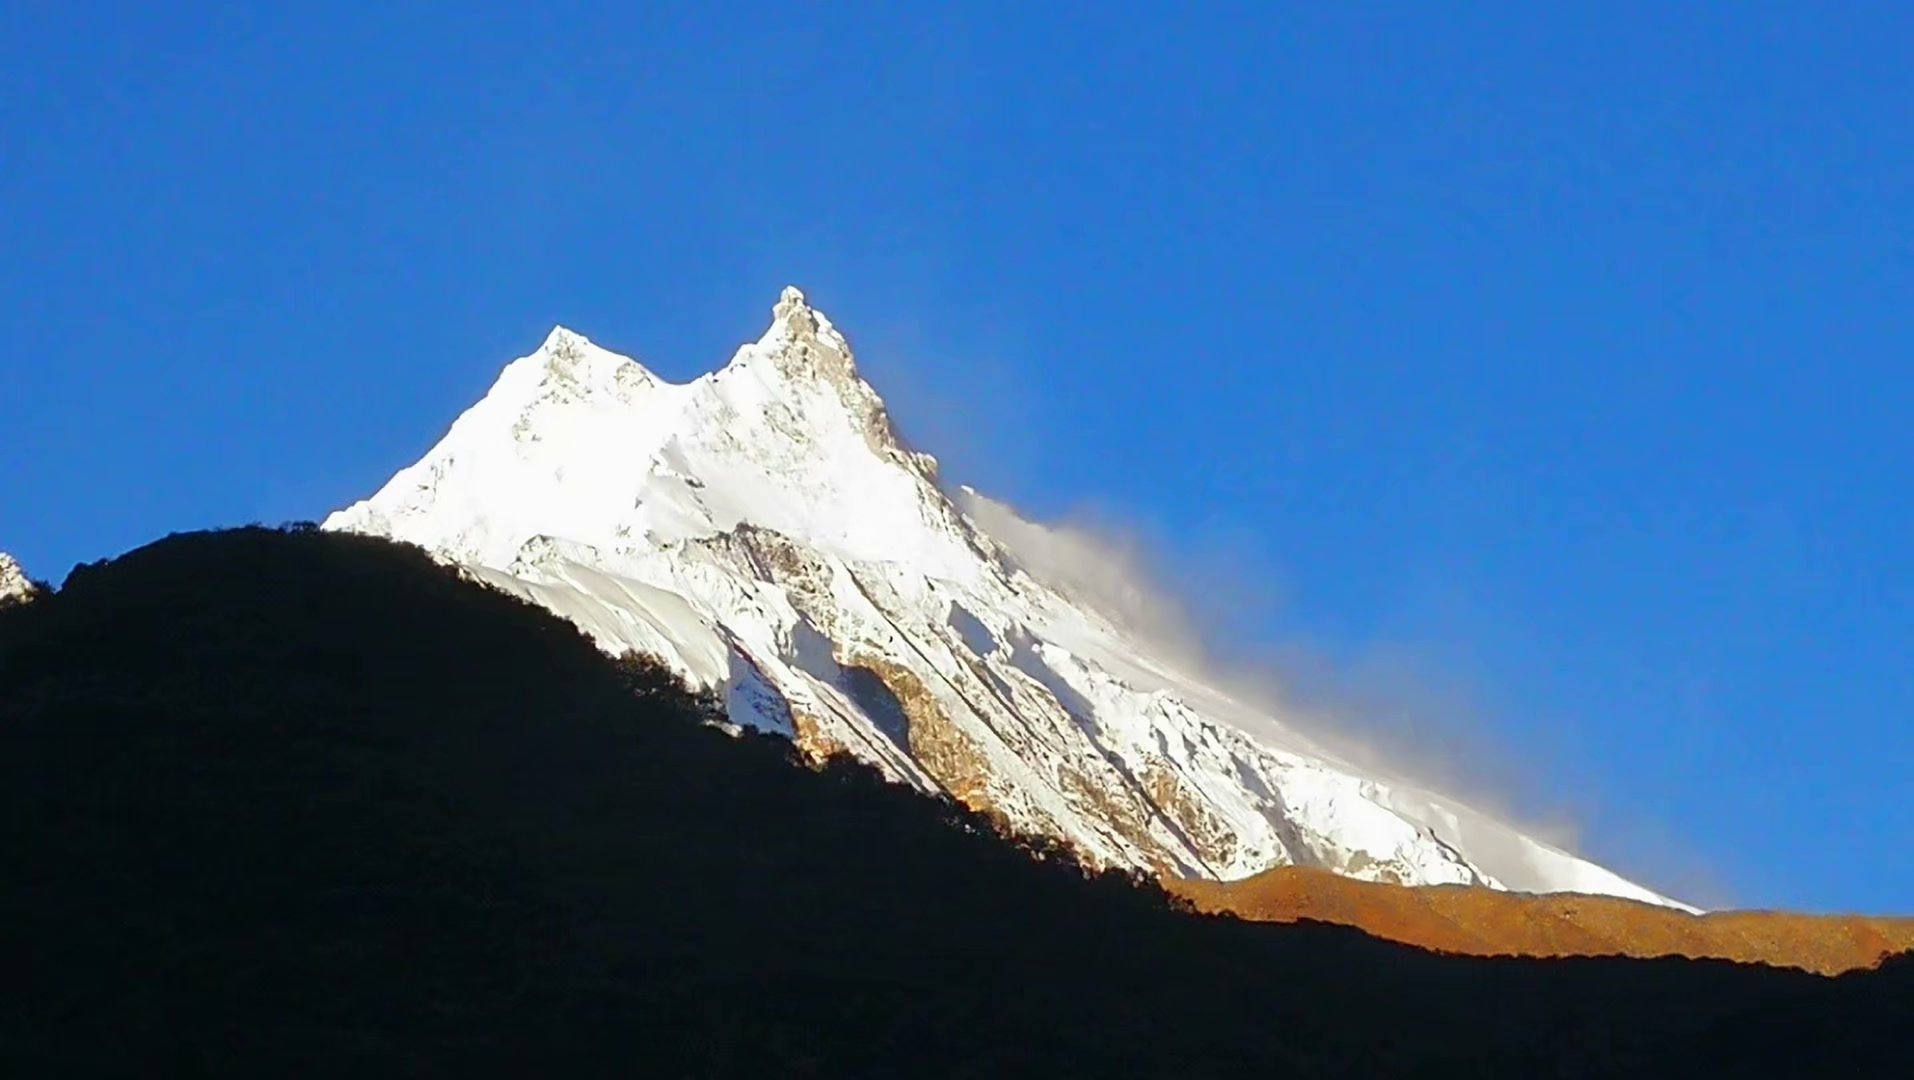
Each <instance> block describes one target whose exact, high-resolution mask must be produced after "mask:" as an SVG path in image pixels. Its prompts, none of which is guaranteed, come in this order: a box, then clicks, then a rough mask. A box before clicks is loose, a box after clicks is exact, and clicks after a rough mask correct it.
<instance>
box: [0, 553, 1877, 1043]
mask: <svg viewBox="0 0 1914 1080" xmlns="http://www.w3.org/2000/svg"><path fill="white" fill-rule="evenodd" d="M708 708H709V703H707V702H704V701H701V700H700V699H699V698H697V697H696V696H695V695H692V694H690V693H688V692H686V691H685V690H683V688H681V687H680V686H678V685H677V684H676V683H674V682H672V681H671V680H670V678H669V677H667V676H663V675H661V674H659V673H658V672H656V671H654V670H650V669H648V668H646V667H644V666H643V665H632V664H626V665H618V664H614V663H612V662H610V661H608V660H606V659H605V658H604V657H603V656H601V655H600V654H599V653H598V652H596V651H595V650H594V649H593V648H592V647H591V646H590V645H589V644H588V643H587V642H586V641H584V640H583V639H582V638H581V637H579V636H578V634H577V633H576V632H574V631H573V630H572V629H571V628H570V627H569V626H568V625H566V624H564V623H563V622H560V621H558V620H557V619H555V618H553V617H551V616H549V615H547V614H545V613H543V612H541V611H539V610H537V609H534V608H530V607H528V606H525V605H523V604H520V603H518V602H517V601H514V600H512V599H509V598H507V597H504V596H501V595H499V594H496V593H493V592H490V591H488V590H485V589H483V588H480V587H478V586H475V585H472V584H469V583H467V582H464V581H461V580H459V579H458V578H456V577H455V576H453V575H452V574H451V573H449V572H447V571H445V570H443V569H441V568H439V567H438V566H435V565H434V564H433V563H431V562H430V560H428V559H427V558H426V557H425V556H424V555H423V554H421V553H419V552H417V551H414V550H411V549H407V548H403V547H398V546H394V545H391V544H388V543H385V542H383V541H378V540H372V539H368V538H363V537H354V536H342V535H331V534H320V533H313V532H291V533H281V532H275V531H271V530H264V529H250V530H239V531H233V532H224V533H202V534H194V535H188V536H176V537H172V538H169V539H167V540H163V541H160V542H158V543H156V544H153V545H151V546H148V547H146V548H142V549H140V550H138V551H135V552H133V553H131V554H128V555H126V556H124V557H122V558H119V559H116V560H113V561H111V562H108V563H102V564H96V565H93V566H89V567H82V568H80V569H78V570H76V571H75V573H74V574H73V575H72V576H71V577H70V578H69V580H68V581H67V583H66V584H65V586H64V587H63V588H61V589H60V590H59V591H58V592H56V593H54V594H52V595H50V596H45V597H42V598H41V599H39V600H37V601H35V602H34V603H32V604H29V605H26V606H24V607H19V608H8V609H5V610H0V823H3V824H0V829H4V835H5V837H6V847H5V853H6V856H7V861H8V864H9V865H8V868H7V873H6V876H5V877H4V879H0V881H3V882H4V883H3V884H0V935H4V937H3V938H0V940H4V942H5V944H4V946H0V949H3V950H4V954H3V955H0V1000H4V1001H5V1002H6V1003H7V1008H5V1009H4V1010H0V1057H3V1058H4V1065H5V1066H6V1067H7V1072H8V1073H9V1074H10V1075H39V1074H46V1073H55V1072H59V1073H71V1072H116V1073H144V1074H152V1073H180V1072H219V1073H229V1074H247V1073H259V1072H266V1071H272V1072H299V1073H304V1074H312V1073H333V1072H338V1071H340V1070H343V1069H345V1068H348V1067H357V1068H360V1069H362V1070H369V1071H371V1072H374V1073H385V1072H414V1073H420V1072H425V1073H438V1072H444V1073H452V1072H459V1073H466V1074H470V1073H474V1072H479V1073H512V1074H524V1073H530V1072H534V1071H538V1070H544V1069H553V1070H557V1071H560V1072H565V1073H573V1074H575V1073H577V1072H580V1071H593V1072H597V1071H601V1070H602V1071H607V1072H609V1071H617V1072H620V1073H640V1074H659V1075H699V1076H702V1075H737V1076H761V1075H847V1074H849V1075H925V1074H944V1075H951V1074H954V1075H974V1076H992V1075H1005V1074H1016V1075H1023V1074H1034V1073H1041V1074H1044V1075H1104V1076H1112V1075H1138V1074H1146V1075H1147V1074H1159V1075H1178V1076H1187V1075H1205V1074H1220V1073H1241V1074H1245V1075H1257V1076H1282V1075H1322V1074H1352V1075H1372V1074H1376V1073H1378V1072H1394V1073H1397V1074H1401V1073H1405V1072H1410V1073H1413V1072H1428V1073H1442V1074H1445V1075H1448V1074H1456V1072H1455V1071H1456V1070H1458V1069H1459V1070H1460V1074H1462V1075H1482V1074H1507V1075H1552V1074H1561V1075H1599V1074H1609V1073H1633V1074H1636V1075H1640V1074H1642V1073H1644V1072H1647V1073H1656V1072H1667V1073H1671V1074H1688V1073H1693V1072H1695V1071H1697V1070H1698V1069H1708V1068H1710V1067H1714V1066H1725V1065H1734V1066H1735V1067H1737V1068H1741V1069H1755V1068H1759V1069H1760V1070H1765V1071H1781V1072H1786V1071H1790V1070H1797V1069H1798V1070H1801V1071H1803V1072H1804V1073H1807V1072H1813V1071H1820V1070H1831V1069H1837V1068H1843V1067H1845V1068H1846V1069H1847V1070H1848V1072H1849V1074H1854V1073H1857V1072H1866V1071H1869V1070H1886V1069H1888V1068H1890V1067H1892V1066H1894V1065H1896V1064H1897V1063H1898V1058H1897V1055H1898V1054H1899V1053H1900V1052H1901V1051H1902V1050H1904V1049H1905V1048H1906V1046H1907V1043H1906V1040H1907V1039H1908V1037H1909V1024H1910V1022H1911V1020H1914V1013H1911V1012H1910V1008H1911V1006H1910V1002H1909V998H1908V994H1907V992H1908V990H1909V988H1910V983H1911V981H1914V980H1910V977H1909V975H1910V972H1909V968H1908V965H1906V964H1904V963H1903V964H1898V965H1890V966H1889V967H1888V968H1885V969H1883V970H1880V971H1870V972H1857V973H1854V974H1851V975H1847V976H1843V977H1842V978H1840V979H1834V980H1829V979H1822V978H1818V977H1815V976H1810V975H1806V974H1803V973H1799V972H1789V971H1777V970H1773V969H1765V968H1755V967H1745V966H1736V965H1733V964H1727V963H1721V962H1689V961H1676V960H1665V961H1623V960H1561V961H1532V960H1506V959H1505V960H1495V959H1473V958H1461V957H1444V956H1437V955H1434V954H1430V953H1424V952H1420V951H1418V950H1415V949H1412V948H1408V947H1404V946H1398V945H1392V944H1388V943H1384V942H1380V941H1376V940H1374V939H1371V938H1367V937H1365V936H1363V935H1361V934H1359V933H1357V932H1354V931H1351V930H1346V929H1342V928H1336V927H1326V926H1319V925H1294V926H1275V925H1256V924H1248V923H1239V922H1235V921H1233V920H1226V919H1214V918H1207V917H1202V916H1197V915H1193V914H1189V913H1186V912H1182V911H1178V910H1176V909H1175V908H1174V907H1173V906H1172V904H1171V902H1170V901H1169V900H1167V899H1166V898H1165V897H1164V896H1163V895H1162V894H1161V893H1160V892H1158V891H1156V890H1155V889H1154V888H1153V887H1149V886H1144V885H1140V884H1138V883H1134V882H1132V881H1130V880H1128V879H1127V878H1123V877H1120V876H1114V875H1105V876H1086V875H1085V874H1084V873H1083V872H1082V871H1081V870H1080V869H1079V868H1078V867H1077V865H1076V864H1075V863H1074V862H1073V861H1072V860H1071V859H1070V858H1069V857H1068V856H1067V855H1066V854H1064V853H1063V852H1060V851H1056V850H1048V849H1045V850H1038V851H1032V850H1030V849H1028V848H1027V847H1020V846H1018V845H1015V844H1012V843H1009V842H1007V841H1005V840H1003V839H1002V838H1000V837H998V836H996V835H995V834H994V833H993V832H992V831H991V830H990V829H989V827H988V826H987V825H986V824H985V823H984V822H983V821H981V820H980V819H978V818H976V817H974V816H972V815H970V814H968V813H966V812H965V811H962V810H960V809H958V808H956V807H954V806H952V805H950V804H949V803H945V802H936V801H932V800H929V799H925V798H923V797H921V796H918V795H914V794H912V793H910V792H907V791H905V790H903V789H901V788H897V787H894V786H890V785H887V784H885V783H883V782H882V781H880V780H878V779H876V778H875V777H874V776H873V775H872V774H871V773H869V772H868V771H866V770H864V769H862V768H860V767H857V766H852V765H848V764H840V765H833V766H831V767H829V768H826V769H824V770H821V771H819V770H812V769H808V768H805V767H802V766H800V765H798V764H796V763H795V761H794V760H793V758H792V755H791V752H790V750H789V748H788V747H787V746H786V745H785V744H783V743H781V742H777V741H774V740H770V739H765V738H758V737H748V736H747V737H742V738H733V737H730V736H727V735H724V734H723V733H721V732H719V731H716V730H714V729H712V728H710V727H708V726H704V725H703V724H701V722H700V721H701V719H703V718H704V716H705V711H706V710H707V709H708ZM1033 855H1036V856H1040V857H1034V858H1033Z"/></svg>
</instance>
